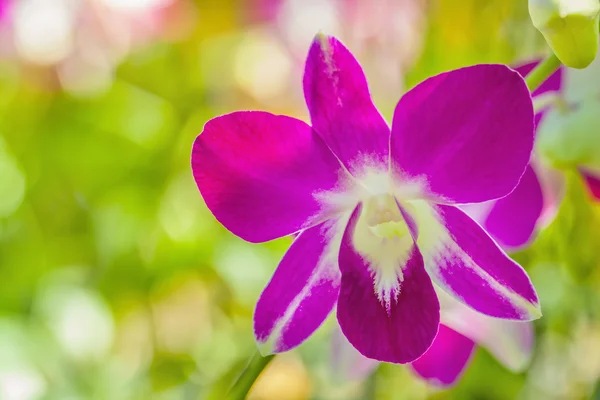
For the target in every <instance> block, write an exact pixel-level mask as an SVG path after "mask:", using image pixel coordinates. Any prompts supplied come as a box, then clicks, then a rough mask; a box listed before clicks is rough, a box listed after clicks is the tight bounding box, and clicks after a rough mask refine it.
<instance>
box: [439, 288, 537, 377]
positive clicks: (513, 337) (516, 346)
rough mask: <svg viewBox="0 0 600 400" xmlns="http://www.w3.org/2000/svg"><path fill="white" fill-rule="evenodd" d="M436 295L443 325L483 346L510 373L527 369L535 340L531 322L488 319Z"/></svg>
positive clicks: (452, 300) (445, 297)
mask: <svg viewBox="0 0 600 400" xmlns="http://www.w3.org/2000/svg"><path fill="white" fill-rule="evenodd" d="M438 295H439V299H440V303H441V305H442V323H443V324H445V325H446V326H448V327H450V328H452V329H453V330H455V331H457V332H460V333H461V334H462V335H464V336H466V337H468V338H469V339H471V340H473V341H474V342H475V343H477V344H478V345H480V346H482V347H484V348H485V349H486V350H487V351H489V352H490V353H491V354H492V355H493V356H494V357H495V358H496V359H497V360H498V361H499V362H500V363H501V364H502V365H504V366H505V367H506V368H508V369H509V370H511V371H513V372H521V371H523V370H524V369H525V368H526V367H527V365H528V364H529V362H530V361H531V356H532V353H533V345H534V341H535V335H534V329H533V324H532V323H531V322H520V321H507V320H505V319H498V318H491V317H487V316H485V315H483V314H480V313H478V312H476V311H473V310H471V309H470V308H468V307H466V306H465V305H463V304H461V303H459V302H458V301H456V300H454V299H452V298H451V297H450V296H448V295H447V294H445V293H441V291H438ZM434 343H435V342H434Z"/></svg>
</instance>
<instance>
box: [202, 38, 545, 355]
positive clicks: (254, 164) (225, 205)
mask: <svg viewBox="0 0 600 400" xmlns="http://www.w3.org/2000/svg"><path fill="white" fill-rule="evenodd" d="M304 94H305V98H306V103H307V105H308V109H309V112H310V117H311V122H312V126H309V125H307V124H306V123H304V122H302V121H300V120H297V119H295V118H291V117H286V116H276V115H273V114H269V113H266V112H258V111H253V112H234V113H231V114H227V115H224V116H221V117H217V118H214V119H212V120H210V121H209V122H208V123H207V124H206V126H205V127H204V131H203V132H202V133H201V134H200V135H199V136H198V138H197V139H196V141H195V142H194V146H193V151H192V169H193V173H194V178H195V180H196V184H197V186H198V188H199V190H200V193H201V194H202V196H203V198H204V201H205V202H206V204H207V206H208V208H209V209H210V210H211V212H212V213H213V215H214V216H215V217H216V218H217V220H218V221H219V222H221V223H222V224H223V225H224V226H225V227H226V228H227V229H229V230H230V231H231V232H232V233H234V234H235V235H237V236H239V237H241V238H242V239H244V240H247V241H249V242H264V241H268V240H272V239H275V238H278V237H282V236H287V235H290V234H294V233H298V235H297V237H296V238H295V240H294V242H293V244H292V246H291V247H290V249H289V250H288V251H287V253H286V254H285V255H284V257H283V259H282V261H281V263H280V264H279V266H278V268H277V270H276V271H275V273H274V275H273V277H272V279H271V281H270V282H269V284H268V285H267V287H266V289H265V290H264V292H263V293H262V295H261V296H260V299H259V300H258V304H257V306H256V311H255V314H254V331H255V336H256V339H257V341H258V343H259V347H260V349H261V351H262V352H263V353H273V352H282V351H286V350H289V349H292V348H294V347H295V346H297V345H299V344H300V343H302V342H303V341H304V340H305V339H306V338H307V337H308V336H310V335H311V334H312V332H313V331H314V330H315V329H317V328H318V327H319V326H320V325H321V323H322V322H323V320H324V319H325V318H326V317H327V315H328V314H329V313H330V312H331V310H332V309H333V307H334V306H335V305H336V304H337V318H338V322H339V324H340V327H341V330H342V332H343V333H344V336H345V337H346V338H347V339H348V341H349V342H350V343H351V344H352V346H354V347H355V348H356V349H357V350H358V351H359V352H360V353H361V354H363V355H364V356H366V357H368V358H372V359H376V360H379V361H387V362H394V363H407V362H412V361H414V360H415V359H417V358H418V357H420V356H421V355H422V354H423V353H424V352H425V351H426V350H427V349H428V348H429V347H430V346H431V344H432V342H433V339H434V338H435V337H436V335H437V333H438V329H439V323H440V304H439V300H438V296H437V294H436V292H435V289H434V283H435V285H436V286H437V287H439V288H441V289H442V290H443V291H445V292H446V293H448V294H449V295H450V296H452V297H454V298H455V299H456V300H457V301H460V302H462V303H465V304H466V305H468V306H469V307H470V308H472V309H474V310H476V311H478V312H480V313H483V314H487V315H490V316H494V317H497V318H503V319H512V320H521V321H528V320H532V319H535V318H539V317H540V315H541V311H540V306H539V301H538V298H537V294H536V292H535V289H534V288H533V286H532V284H531V281H530V280H529V277H528V276H527V274H526V273H525V271H524V270H523V269H522V268H521V267H520V266H519V265H518V264H517V263H515V262H514V261H513V260H511V259H510V258H509V257H508V256H507V255H506V254H505V253H504V252H503V251H502V250H501V249H500V247H499V246H498V245H497V244H496V243H495V242H494V241H493V240H492V239H491V237H490V236H489V235H488V234H487V233H486V232H485V231H484V230H483V229H482V228H481V227H480V226H479V225H478V224H477V223H476V222H475V221H473V220H472V219H471V218H470V217H469V216H468V215H467V214H465V213H464V212H463V211H462V210H460V209H459V208H458V207H457V205H459V204H466V203H479V202H484V201H489V200H493V199H498V198H501V197H503V196H506V195H507V194H509V193H510V192H511V191H512V190H513V189H514V188H515V187H516V186H517V184H518V182H519V180H520V179H521V176H522V175H523V173H524V171H525V169H526V167H527V164H528V162H529V159H530V157H531V151H532V147H533V135H534V115H533V104H532V100H531V95H530V93H529V91H528V89H527V86H526V85H525V82H524V81H523V78H522V77H521V76H520V75H519V74H518V73H517V72H516V71H514V70H512V69H510V68H508V67H506V66H504V65H476V66H471V67H467V68H462V69H458V70H455V71H450V72H446V73H442V74H440V75H437V76H434V77H432V78H429V79H427V80H425V81H424V82H422V83H421V84H419V85H417V86H416V87H415V88H413V89H412V90H410V91H409V92H408V93H406V94H405V95H404V96H403V97H402V98H401V99H400V101H399V103H398V105H397V107H396V110H395V113H394V117H393V122H392V127H391V128H390V127H389V126H388V124H387V123H386V122H385V120H384V119H383V117H382V116H381V114H380V113H379V112H378V111H377V109H376V108H375V106H374V105H373V102H372V100H371V96H370V94H369V89H368V86H367V81H366V78H365V76H364V73H363V71H362V69H361V67H360V65H359V63H358V62H357V61H356V59H355V58H354V57H353V56H352V54H351V53H350V52H349V51H348V50H347V49H346V48H345V47H344V46H343V45H342V44H341V43H340V42H339V41H338V40H337V39H335V38H333V37H327V36H324V35H318V36H317V37H316V39H315V40H314V42H313V44H312V46H311V48H310V50H309V54H308V58H307V61H306V66H305V74H304Z"/></svg>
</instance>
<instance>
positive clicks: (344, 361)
mask: <svg viewBox="0 0 600 400" xmlns="http://www.w3.org/2000/svg"><path fill="white" fill-rule="evenodd" d="M331 363H332V365H331V368H332V370H333V371H334V373H335V376H336V377H337V378H338V379H341V380H344V381H360V380H363V379H364V378H366V377H367V376H369V375H370V374H371V373H372V372H373V371H374V370H375V369H376V368H377V366H378V365H379V361H377V360H373V359H371V358H367V357H365V356H363V355H362V354H360V353H359V352H358V350H356V349H355V348H354V346H352V345H351V344H350V342H349V341H348V339H346V337H345V336H344V334H343V333H342V331H341V329H339V327H337V328H336V329H335V330H334V331H333V332H332V336H331Z"/></svg>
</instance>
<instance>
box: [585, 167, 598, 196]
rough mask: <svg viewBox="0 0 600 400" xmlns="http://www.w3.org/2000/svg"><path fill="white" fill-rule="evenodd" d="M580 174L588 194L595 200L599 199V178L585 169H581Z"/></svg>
mask: <svg viewBox="0 0 600 400" xmlns="http://www.w3.org/2000/svg"><path fill="white" fill-rule="evenodd" d="M581 175H583V179H584V180H585V183H586V185H587V187H588V190H589V192H590V194H591V195H592V196H594V198H595V199H596V200H600V178H598V177H596V176H594V175H592V174H590V173H588V172H585V171H581Z"/></svg>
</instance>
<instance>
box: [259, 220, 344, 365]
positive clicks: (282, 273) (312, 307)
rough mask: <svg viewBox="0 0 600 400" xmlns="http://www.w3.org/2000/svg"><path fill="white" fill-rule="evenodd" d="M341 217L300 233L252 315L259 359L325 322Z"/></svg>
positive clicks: (333, 293) (333, 290)
mask: <svg viewBox="0 0 600 400" xmlns="http://www.w3.org/2000/svg"><path fill="white" fill-rule="evenodd" d="M347 220H348V218H347V217H346V218H345V219H344V218H341V219H338V220H333V221H326V222H324V223H322V224H320V225H317V226H314V227H312V228H310V229H307V230H305V231H302V232H301V233H300V234H299V235H298V236H297V237H296V239H295V240H294V243H292V246H291V247H290V248H289V250H288V251H287V253H286V254H285V255H284V256H283V259H282V260H281V263H280V264H279V266H278V267H277V270H276V271H275V274H274V275H273V278H271V281H270V282H269V284H268V285H267V287H266V288H265V290H264V291H263V293H262V294H261V296H260V298H259V300H258V303H257V304H256V310H255V312H254V334H255V336H256V340H257V342H258V344H259V348H260V351H261V353H262V354H265V355H266V354H271V353H279V352H282V351H287V350H290V349H292V348H294V347H296V346H298V345H299V344H300V343H302V342H303V341H304V340H306V339H307V338H308V337H309V336H310V335H311V334H312V333H313V332H314V331H315V330H316V329H317V328H318V327H319V326H320V325H321V324H322V323H323V321H324V320H325V318H327V316H328V315H329V313H330V312H331V310H332V309H333V306H334V305H335V302H336V301H337V298H338V293H339V288H340V272H339V269H338V266H337V255H338V252H339V248H340V240H341V236H342V234H343V232H344V227H345V223H346V222H347Z"/></svg>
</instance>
